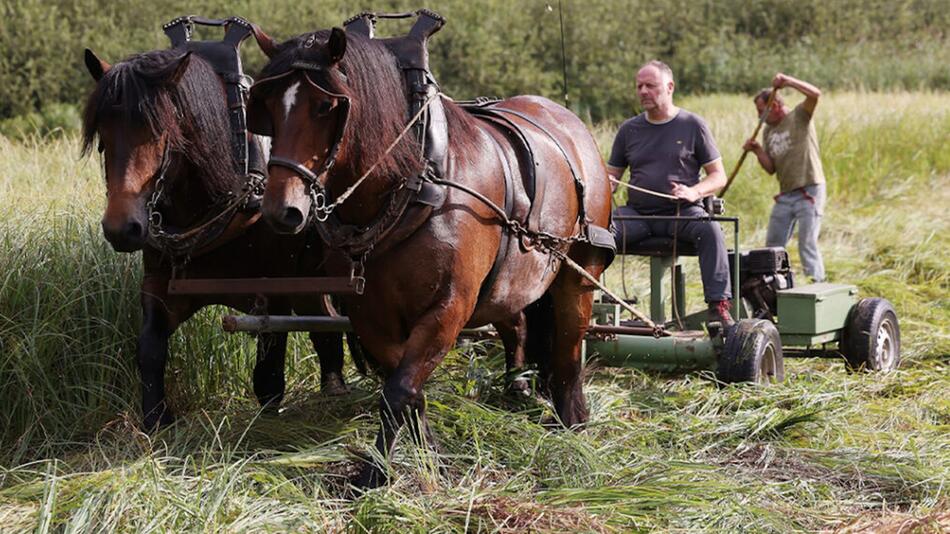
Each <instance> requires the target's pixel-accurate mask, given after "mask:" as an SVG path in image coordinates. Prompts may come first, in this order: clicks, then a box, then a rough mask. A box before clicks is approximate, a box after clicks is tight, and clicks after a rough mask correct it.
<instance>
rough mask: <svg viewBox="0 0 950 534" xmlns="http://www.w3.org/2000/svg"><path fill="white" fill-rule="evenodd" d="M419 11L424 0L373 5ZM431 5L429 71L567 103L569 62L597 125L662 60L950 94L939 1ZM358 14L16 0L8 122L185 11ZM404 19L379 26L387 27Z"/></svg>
mask: <svg viewBox="0 0 950 534" xmlns="http://www.w3.org/2000/svg"><path fill="white" fill-rule="evenodd" d="M558 5H560V6H561V7H562V8H563V12H559V11H558ZM419 7H420V3H419V2H418V0H412V1H409V0H389V1H384V2H376V3H374V5H373V6H372V8H373V9H376V10H378V11H381V12H383V11H407V10H412V9H417V8H419ZM431 7H432V8H434V9H436V10H437V11H439V12H440V13H441V14H442V15H444V16H445V17H446V18H447V19H448V21H449V23H448V25H447V27H446V28H445V29H444V30H443V31H442V32H441V33H440V34H439V35H437V36H436V37H434V38H433V39H432V42H431V47H430V48H431V63H432V67H433V70H434V72H435V74H436V76H437V78H438V79H439V80H440V82H441V84H442V86H443V89H444V90H445V91H446V92H447V93H448V94H450V95H452V96H454V97H457V98H460V99H464V98H472V97H476V96H506V95H513V94H519V93H534V94H541V95H544V96H548V97H550V98H553V99H555V100H557V101H563V99H564V90H563V75H562V69H563V68H564V66H565V65H564V64H565V63H566V70H567V74H568V90H569V94H570V105H571V106H572V107H573V108H574V109H575V110H576V111H578V112H580V113H581V114H582V115H584V116H589V117H590V118H591V119H593V120H602V119H617V118H619V117H622V116H625V115H629V114H630V112H631V110H632V108H633V107H634V101H635V98H634V95H633V81H632V79H633V76H634V70H635V69H636V68H637V66H638V65H640V64H641V63H643V62H644V61H646V60H648V59H651V58H654V57H656V58H659V59H662V60H664V61H666V62H667V63H669V64H670V65H671V66H672V67H673V70H674V72H675V73H676V77H677V86H678V91H679V92H680V94H691V93H692V94H698V93H710V92H750V91H753V90H755V89H756V88H758V87H760V86H762V85H764V84H766V83H767V82H768V81H769V79H770V78H771V76H772V75H773V74H774V73H775V72H776V71H779V70H784V71H787V72H790V73H792V74H794V75H796V76H799V77H802V78H806V79H808V80H810V81H813V82H814V83H816V84H818V85H819V86H821V87H822V88H833V89H857V88H866V89H874V90H883V89H888V90H890V89H922V88H923V89H950V46H948V45H950V37H948V35H947V28H950V10H948V9H946V1H945V0H889V1H887V2H885V1H883V0H840V1H836V2H828V1H826V0H668V1H667V2H665V3H663V4H662V6H658V5H656V3H655V2H647V1H646V0H589V1H587V2H570V1H564V2H562V3H560V4H558V3H555V2H551V1H543V0H524V1H522V2H508V1H503V0H479V1H477V2H472V1H471V0H444V1H442V2H434V3H432V5H431ZM363 8H364V7H363V6H354V5H353V4H352V3H350V2H346V1H343V0H326V1H324V2H319V3H315V2H292V1H290V0H276V1H275V2H271V3H267V4H264V3H252V2H235V1H233V0H209V1H206V2H203V3H202V7H201V8H200V9H196V8H194V7H192V4H190V3H186V2H184V1H181V0H175V1H171V2H161V3H159V2H151V1H147V0H129V1H128V2H124V3H111V4H104V5H100V4H99V3H97V2H94V1H93V0H74V1H72V2H41V1H39V0H19V1H17V2H12V3H10V2H6V3H3V4H0V42H2V43H3V49H4V54H3V56H2V57H0V118H4V117H13V116H17V115H22V114H26V113H29V112H32V111H36V110H40V109H44V108H45V107H47V106H49V105H50V104H51V103H54V102H69V103H73V104H77V105H78V104H80V103H81V102H82V100H83V97H84V95H85V94H86V93H87V92H88V91H89V90H90V89H91V87H92V81H91V79H90V78H89V75H88V73H87V72H86V71H85V67H84V65H83V60H82V51H83V49H84V48H86V47H89V48H92V49H94V50H95V51H96V52H97V53H99V54H100V56H101V57H103V58H104V59H106V60H107V61H110V62H116V61H119V60H121V59H122V58H123V57H126V56H128V55H130V54H132V53H135V52H141V51H145V50H152V49H156V48H162V47H166V46H168V42H167V39H165V37H164V35H162V33H161V24H163V23H164V22H167V21H168V20H170V19H172V18H174V17H176V16H179V15H183V14H189V13H191V14H200V15H203V16H208V17H226V16H229V15H240V16H243V17H245V18H247V19H248V20H251V21H253V22H255V23H257V24H258V25H260V26H261V27H262V28H264V29H265V30H266V31H267V32H269V33H271V34H272V35H273V36H275V37H276V38H279V39H285V38H288V37H291V36H293V35H296V34H299V33H302V32H305V31H311V30H314V29H316V28H326V27H330V26H333V25H340V24H342V22H343V20H345V19H346V18H347V17H348V16H350V15H353V14H355V13H357V12H359V11H360V10H361V9H363ZM561 15H563V19H564V45H565V49H566V54H565V56H566V57H564V58H563V59H562V55H561V31H560V27H561V25H560V16H561ZM406 26H407V22H406V21H382V22H380V24H379V33H380V34H381V35H393V34H395V33H398V32H400V31H404V30H405V29H406ZM212 33H213V32H212ZM209 35H210V34H209ZM244 57H245V64H246V67H247V70H248V72H249V73H254V72H256V71H257V69H259V68H260V67H261V66H262V65H263V63H264V60H265V58H264V56H263V54H261V53H260V52H259V51H258V50H257V49H256V46H255V45H254V44H253V41H251V42H248V44H247V45H246V46H245V54H244ZM562 61H563V63H562Z"/></svg>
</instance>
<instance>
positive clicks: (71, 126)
mask: <svg viewBox="0 0 950 534" xmlns="http://www.w3.org/2000/svg"><path fill="white" fill-rule="evenodd" d="M81 125H82V120H81V119H80V118H79V110H78V109H77V108H76V106H72V105H69V104H61V103H53V104H49V105H47V106H44V107H43V109H41V110H40V111H38V112H37V111H31V112H30V113H27V114H25V115H18V116H16V117H12V118H10V119H6V120H2V121H0V135H5V136H6V137H8V138H10V139H18V140H24V139H27V138H29V137H46V136H51V135H52V136H61V135H65V134H69V133H75V132H78V131H79V128H80V126H81Z"/></svg>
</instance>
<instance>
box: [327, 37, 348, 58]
mask: <svg viewBox="0 0 950 534" xmlns="http://www.w3.org/2000/svg"><path fill="white" fill-rule="evenodd" d="M327 49H328V50H329V51H330V64H331V65H335V64H337V63H339V62H340V60H341V59H343V54H345V53H346V30H344V29H343V28H333V30H332V31H330V41H329V43H327Z"/></svg>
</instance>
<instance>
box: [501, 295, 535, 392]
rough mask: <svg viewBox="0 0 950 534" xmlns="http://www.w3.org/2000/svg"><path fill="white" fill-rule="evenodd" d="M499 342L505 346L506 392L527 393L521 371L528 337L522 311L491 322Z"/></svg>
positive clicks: (525, 381) (526, 381)
mask: <svg viewBox="0 0 950 534" xmlns="http://www.w3.org/2000/svg"><path fill="white" fill-rule="evenodd" d="M493 324H494V325H495V329H496V330H498V335H499V336H500V337H501V342H502V344H503V345H504V346H505V381H506V383H507V386H508V392H509V393H512V394H514V395H526V394H527V393H528V389H529V388H528V380H527V379H525V377H524V374H523V371H524V364H525V345H526V343H527V338H528V327H527V321H526V320H525V315H524V313H518V314H517V315H515V316H514V317H512V318H511V319H509V320H507V321H499V322H495V323H493Z"/></svg>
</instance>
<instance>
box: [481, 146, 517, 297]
mask: <svg viewBox="0 0 950 534" xmlns="http://www.w3.org/2000/svg"><path fill="white" fill-rule="evenodd" d="M488 137H489V138H490V139H491V142H492V147H493V148H494V149H495V154H497V155H498V159H499V161H501V168H502V171H503V172H504V175H505V209H504V211H505V219H508V220H511V218H512V211H513V210H514V204H515V184H514V182H513V178H512V172H511V166H510V164H509V163H508V158H506V157H505V152H504V150H503V149H502V148H501V145H499V144H498V141H497V140H496V139H495V136H493V135H489V136H488ZM510 242H511V231H510V230H509V228H508V226H507V225H502V227H501V241H500V242H499V243H498V253H496V254H495V261H494V262H492V266H491V270H489V271H488V276H486V277H485V279H484V280H483V281H482V287H481V289H479V290H478V301H477V303H476V304H475V307H476V308H477V307H478V306H480V305H481V304H482V303H483V302H484V301H485V300H486V299H487V298H488V296H489V295H490V294H491V290H492V288H493V287H494V286H495V280H497V279H498V274H499V273H500V272H501V267H502V265H503V264H504V263H505V259H507V257H508V248H509V244H510Z"/></svg>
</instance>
